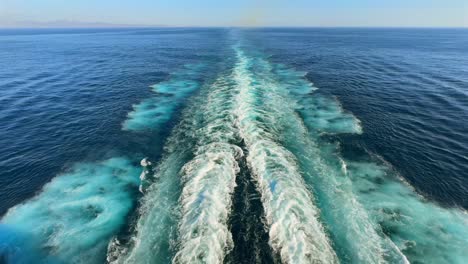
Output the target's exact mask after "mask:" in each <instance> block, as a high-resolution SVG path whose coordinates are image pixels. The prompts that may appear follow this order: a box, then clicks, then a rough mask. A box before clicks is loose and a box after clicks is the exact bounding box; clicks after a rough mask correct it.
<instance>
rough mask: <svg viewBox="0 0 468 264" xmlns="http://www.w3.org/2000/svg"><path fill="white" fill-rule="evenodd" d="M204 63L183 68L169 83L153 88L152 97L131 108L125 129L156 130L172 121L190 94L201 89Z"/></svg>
mask: <svg viewBox="0 0 468 264" xmlns="http://www.w3.org/2000/svg"><path fill="white" fill-rule="evenodd" d="M205 69H206V67H205V65H203V64H195V65H186V66H185V67H184V68H183V69H182V70H180V71H178V72H175V73H174V74H172V75H171V77H170V78H169V80H167V81H164V82H161V83H158V84H155V85H153V86H152V87H151V88H152V90H153V92H154V96H153V97H151V98H148V99H146V100H143V101H142V102H141V103H139V104H137V105H134V106H133V111H132V112H130V113H129V114H128V119H127V120H126V121H125V122H124V123H123V129H124V130H131V131H142V130H157V129H160V128H161V127H162V126H163V125H164V124H166V123H167V122H169V120H171V118H172V116H173V114H174V113H175V112H176V111H177V109H178V108H179V107H180V106H181V105H182V104H183V102H184V100H185V99H187V97H189V96H190V95H191V94H192V93H193V92H195V91H196V90H198V89H199V88H200V86H201V84H202V83H201V80H200V76H201V75H202V71H203V70H205Z"/></svg>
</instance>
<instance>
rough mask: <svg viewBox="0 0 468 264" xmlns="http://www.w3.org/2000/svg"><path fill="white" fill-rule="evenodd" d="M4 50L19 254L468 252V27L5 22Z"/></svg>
mask: <svg viewBox="0 0 468 264" xmlns="http://www.w3.org/2000/svg"><path fill="white" fill-rule="evenodd" d="M0 46H1V48H2V49H1V50H0V87H2V89H1V90H0V101H1V104H0V122H1V123H2V126H1V127H0V144H1V145H0V146H1V149H2V150H1V151H0V165H1V171H0V191H1V192H0V199H1V201H2V203H1V205H0V210H1V211H0V213H1V214H2V215H3V216H2V218H1V223H0V262H6V263H105V262H109V263H171V262H172V263H465V261H466V260H467V259H468V251H467V248H468V216H467V213H466V208H468V202H467V197H468V175H467V173H466V171H467V170H468V157H467V155H468V137H467V135H468V126H467V123H466V122H465V120H467V118H468V90H467V87H468V68H467V65H468V31H466V30H456V29H445V30H435V29H434V30H429V29H428V30H416V29H203V28H198V29H189V28H179V29H172V28H167V29H163V28H161V29H114V30H69V31H66V30H33V31H28V30H15V31H14V30H6V31H1V32H0ZM145 157H146V158H147V159H146V160H145V161H143V162H141V164H140V160H142V159H143V158H145ZM142 165H143V167H142Z"/></svg>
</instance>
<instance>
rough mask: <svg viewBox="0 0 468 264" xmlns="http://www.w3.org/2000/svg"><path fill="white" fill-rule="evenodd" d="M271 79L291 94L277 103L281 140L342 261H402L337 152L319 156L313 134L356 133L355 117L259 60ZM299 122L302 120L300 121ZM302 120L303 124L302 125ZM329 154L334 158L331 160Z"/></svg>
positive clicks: (279, 68)
mask: <svg viewBox="0 0 468 264" xmlns="http://www.w3.org/2000/svg"><path fill="white" fill-rule="evenodd" d="M262 61H263V64H265V67H264V68H271V69H272V71H271V72H269V71H268V70H265V71H264V74H265V75H267V76H270V78H271V79H272V80H271V85H276V86H277V87H278V93H282V94H283V97H284V98H289V99H290V100H289V101H287V103H285V104H286V105H289V106H290V107H283V108H280V109H276V110H277V111H280V113H281V114H283V115H285V116H287V117H288V118H287V119H288V120H287V125H286V126H284V129H283V131H284V133H283V134H284V137H283V141H282V142H283V144H284V145H285V146H288V148H289V149H290V150H291V151H292V152H293V153H294V154H296V156H297V157H298V158H297V160H298V163H299V164H300V166H301V168H302V170H303V171H304V173H303V175H304V177H305V180H306V182H307V183H308V185H309V186H310V188H312V189H313V190H314V193H315V194H316V197H317V201H318V202H319V204H320V206H321V208H323V210H322V217H323V219H324V220H325V222H326V223H327V227H328V230H329V231H330V233H331V237H332V240H333V242H334V245H336V247H335V248H336V251H337V253H338V255H339V257H340V259H341V260H342V261H343V262H346V263H406V262H407V260H406V258H405V256H404V255H403V254H402V253H401V252H400V251H399V250H398V248H397V247H396V245H395V244H394V243H393V242H392V241H391V240H390V239H388V238H387V237H386V236H385V235H383V234H382V232H381V228H380V226H379V225H378V224H377V223H375V222H374V221H373V220H372V218H371V216H370V215H369V214H368V212H367V211H366V209H365V208H364V207H363V205H362V204H361V203H360V202H359V201H358V199H357V198H356V196H355V195H354V193H353V191H352V182H351V181H350V179H349V178H348V177H346V176H345V175H343V172H344V173H346V165H345V163H343V162H340V161H342V159H341V158H340V157H339V156H334V155H326V156H324V155H323V153H322V151H321V149H322V148H324V146H319V144H318V143H317V139H318V137H319V136H320V135H323V134H330V133H361V132H362V129H361V127H360V124H359V121H358V120H357V119H356V118H355V117H354V116H353V115H351V114H348V113H344V111H343V110H342V108H341V106H340V105H339V104H338V103H337V101H336V100H333V99H328V98H325V97H323V96H321V95H318V94H317V93H316V92H315V90H317V88H315V87H313V86H312V84H310V83H308V82H307V81H306V80H305V79H303V75H302V74H300V73H298V72H296V71H294V70H292V69H287V68H285V67H284V66H282V65H271V64H269V63H268V62H267V61H265V60H262ZM303 122H304V123H303ZM305 124H307V126H305ZM328 160H334V161H337V162H335V164H331V163H330V162H327V161H328Z"/></svg>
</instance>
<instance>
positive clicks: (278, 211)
mask: <svg viewBox="0 0 468 264" xmlns="http://www.w3.org/2000/svg"><path fill="white" fill-rule="evenodd" d="M236 52H237V58H238V60H239V61H238V63H237V65H236V68H235V72H234V78H235V80H236V81H237V83H238V89H239V95H238V98H237V103H238V106H237V110H236V113H237V115H238V127H239V130H240V134H241V137H242V138H243V139H244V141H245V144H246V146H247V149H248V151H249V155H248V157H247V160H248V164H249V167H250V169H251V171H252V174H253V176H254V178H255V180H256V182H257V187H258V189H259V191H260V193H261V195H262V203H263V206H264V209H265V214H266V219H267V222H268V225H269V229H270V231H269V234H270V245H271V246H272V248H273V249H274V250H275V251H276V252H277V253H278V254H279V255H280V256H281V259H282V261H283V262H285V263H311V262H313V261H322V262H323V263H334V262H338V259H337V257H336V254H335V252H334V251H333V248H332V247H331V243H330V241H329V239H328V237H327V235H326V233H325V230H324V228H323V226H322V224H321V223H320V222H319V220H318V218H319V211H318V209H317V207H316V206H315V205H314V203H313V197H312V195H311V193H310V192H309V190H308V189H307V188H306V187H305V184H304V182H303V179H302V176H301V174H300V171H299V169H298V166H297V164H296V161H295V157H294V156H293V155H292V153H290V152H289V151H288V150H287V149H285V148H284V147H282V146H281V145H279V144H277V143H276V142H277V138H276V134H275V132H277V131H276V127H274V124H275V121H279V120H274V119H275V116H274V114H272V113H270V112H268V109H266V108H264V107H260V106H261V105H264V104H268V103H269V100H271V97H274V96H275V94H274V92H275V91H274V90H272V89H274V87H271V86H270V87H269V85H268V82H265V80H260V79H258V78H257V79H254V78H255V77H254V76H255V75H254V72H252V71H250V70H249V63H252V61H251V59H249V58H247V57H246V56H245V54H244V53H243V51H242V50H240V49H238V48H237V49H236ZM262 77H263V76H262ZM260 81H262V83H261V84H259V85H253V83H254V82H257V83H258V82H260ZM259 100H262V101H261V102H260V103H258V101H259ZM265 120H270V122H268V123H265V122H264V121H265ZM262 121H263V122H262ZM267 125H270V127H266V126H267Z"/></svg>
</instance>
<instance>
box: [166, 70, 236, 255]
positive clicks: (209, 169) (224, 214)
mask: <svg viewBox="0 0 468 264" xmlns="http://www.w3.org/2000/svg"><path fill="white" fill-rule="evenodd" d="M223 79H226V78H222V77H221V78H220V79H219V80H218V81H217V82H215V83H214V84H213V85H212V88H211V89H210V91H211V92H210V94H209V96H208V98H207V100H206V103H205V104H204V105H203V106H202V113H203V115H202V116H203V121H202V123H203V126H202V127H201V128H200V129H198V130H197V131H196V132H195V133H196V138H197V139H198V140H197V141H198V142H197V146H198V147H197V150H196V152H195V157H194V158H193V159H192V160H191V161H190V162H188V163H187V164H186V165H185V166H184V168H183V170H182V177H183V185H184V187H183V191H182V195H181V198H180V204H181V207H182V218H181V220H180V223H179V242H178V243H179V250H178V252H177V254H176V256H175V258H174V260H173V263H223V260H224V258H225V256H226V254H227V253H228V252H229V251H230V250H231V249H232V248H233V240H232V235H231V233H230V231H229V228H228V225H227V222H228V220H229V214H230V211H231V204H232V194H233V192H234V188H235V186H236V174H237V173H238V172H239V166H238V162H237V160H238V159H239V158H241V157H242V155H243V153H242V150H241V149H240V148H239V147H238V146H236V145H235V144H234V143H236V142H237V141H238V140H237V133H236V129H235V128H234V116H233V114H232V112H233V110H232V108H233V106H232V101H233V95H232V92H233V90H232V89H231V88H232V85H230V84H229V82H227V81H223Z"/></svg>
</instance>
